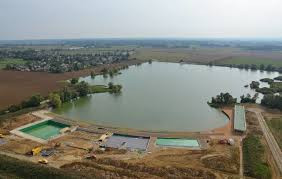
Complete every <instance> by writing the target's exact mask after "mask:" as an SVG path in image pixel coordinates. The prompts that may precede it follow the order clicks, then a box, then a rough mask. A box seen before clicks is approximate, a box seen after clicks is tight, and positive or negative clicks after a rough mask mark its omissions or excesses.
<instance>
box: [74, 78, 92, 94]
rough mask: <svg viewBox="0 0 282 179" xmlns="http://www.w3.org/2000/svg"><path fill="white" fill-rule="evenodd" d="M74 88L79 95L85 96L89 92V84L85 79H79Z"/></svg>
mask: <svg viewBox="0 0 282 179" xmlns="http://www.w3.org/2000/svg"><path fill="white" fill-rule="evenodd" d="M76 89H77V92H78V94H79V96H86V95H87V94H89V93H90V86H89V84H88V83H86V82H85V81H81V82H80V83H78V84H77V86H76Z"/></svg>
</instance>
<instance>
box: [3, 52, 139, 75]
mask: <svg viewBox="0 0 282 179" xmlns="http://www.w3.org/2000/svg"><path fill="white" fill-rule="evenodd" d="M78 48H79V49H81V48H83V47H71V48H68V49H67V50H65V49H64V52H67V51H73V50H76V49H78ZM62 51H63V50H61V49H51V50H46V49H44V50H34V49H26V50H15V49H13V50H9V49H5V50H0V59H22V60H24V61H25V62H26V63H19V64H7V65H6V67H5V69H7V70H17V71H34V72H51V73H63V72H70V71H78V70H82V69H85V68H89V67H94V66H97V65H102V64H111V63H117V62H121V61H124V60H128V58H129V56H130V55H131V54H133V53H134V50H115V51H110V52H96V53H86V54H82V53H75V54H71V53H70V54H67V53H63V52H62Z"/></svg>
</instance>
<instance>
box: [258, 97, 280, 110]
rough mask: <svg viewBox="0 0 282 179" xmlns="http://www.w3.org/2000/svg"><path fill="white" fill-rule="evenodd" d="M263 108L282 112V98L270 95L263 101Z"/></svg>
mask: <svg viewBox="0 0 282 179" xmlns="http://www.w3.org/2000/svg"><path fill="white" fill-rule="evenodd" d="M261 104H262V105H263V106H266V107H269V108H276V109H280V110H282V96H278V95H273V94H268V95H264V97H263V99H262V100H261Z"/></svg>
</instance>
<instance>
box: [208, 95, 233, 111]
mask: <svg viewBox="0 0 282 179" xmlns="http://www.w3.org/2000/svg"><path fill="white" fill-rule="evenodd" d="M236 102H237V98H233V97H232V96H231V95H230V94H229V93H220V94H219V95H217V96H216V97H212V99H211V102H208V104H209V105H210V106H212V107H215V108H218V107H221V106H225V105H233V104H235V103H236Z"/></svg>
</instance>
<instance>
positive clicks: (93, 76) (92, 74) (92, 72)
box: [91, 71, 95, 79]
mask: <svg viewBox="0 0 282 179" xmlns="http://www.w3.org/2000/svg"><path fill="white" fill-rule="evenodd" d="M91 78H92V79H94V78H95V73H94V71H91Z"/></svg>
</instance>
